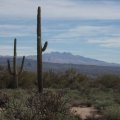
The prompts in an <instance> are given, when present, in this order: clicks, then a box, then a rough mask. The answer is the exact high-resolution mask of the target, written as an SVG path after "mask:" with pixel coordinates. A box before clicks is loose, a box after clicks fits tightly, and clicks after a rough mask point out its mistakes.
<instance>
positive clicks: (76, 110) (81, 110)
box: [70, 107, 98, 120]
mask: <svg viewBox="0 0 120 120" xmlns="http://www.w3.org/2000/svg"><path fill="white" fill-rule="evenodd" d="M70 111H71V113H73V114H74V115H78V116H80V117H81V118H82V120H85V119H86V118H87V117H90V116H92V115H95V116H96V117H97V116H98V114H97V110H96V109H95V108H94V107H72V108H71V109H70Z"/></svg>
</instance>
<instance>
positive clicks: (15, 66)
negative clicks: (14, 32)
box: [7, 39, 25, 88]
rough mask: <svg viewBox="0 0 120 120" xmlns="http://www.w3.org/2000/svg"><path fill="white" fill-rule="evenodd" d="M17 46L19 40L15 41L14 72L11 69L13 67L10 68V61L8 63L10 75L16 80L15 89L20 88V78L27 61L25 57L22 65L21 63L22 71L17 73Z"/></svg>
mask: <svg viewBox="0 0 120 120" xmlns="http://www.w3.org/2000/svg"><path fill="white" fill-rule="evenodd" d="M16 44H17V40H16V39H14V56H13V70H12V69H11V66H10V60H7V63H8V71H9V73H10V74H11V75H12V76H13V79H14V82H15V84H14V87H15V88H18V76H19V75H20V74H21V73H22V71H23V66H24V61H25V56H23V59H22V63H21V67H20V71H19V72H18V71H17V60H16V59H17V58H16V57H17V52H16Z"/></svg>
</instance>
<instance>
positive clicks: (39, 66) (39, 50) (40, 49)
mask: <svg viewBox="0 0 120 120" xmlns="http://www.w3.org/2000/svg"><path fill="white" fill-rule="evenodd" d="M47 46H48V42H47V41H46V42H45V44H44V46H43V47H42V41H41V8H40V7H38V13H37V80H38V89H39V93H42V92H43V79H42V52H44V51H45V50H46V48H47Z"/></svg>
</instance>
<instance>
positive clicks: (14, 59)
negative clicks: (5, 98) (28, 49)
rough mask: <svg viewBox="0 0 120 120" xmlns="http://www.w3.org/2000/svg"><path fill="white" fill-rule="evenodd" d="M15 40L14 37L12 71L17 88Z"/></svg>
mask: <svg viewBox="0 0 120 120" xmlns="http://www.w3.org/2000/svg"><path fill="white" fill-rule="evenodd" d="M16 46H17V41H16V39H14V56H13V72H14V82H15V88H18V76H17V61H16V57H17V52H16Z"/></svg>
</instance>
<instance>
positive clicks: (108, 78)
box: [98, 75, 120, 89]
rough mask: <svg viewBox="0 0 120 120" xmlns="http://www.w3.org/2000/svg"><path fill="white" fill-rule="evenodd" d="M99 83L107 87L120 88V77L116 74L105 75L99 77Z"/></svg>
mask: <svg viewBox="0 0 120 120" xmlns="http://www.w3.org/2000/svg"><path fill="white" fill-rule="evenodd" d="M98 84H101V85H103V86H104V87H106V88H113V89H120V77H119V76H116V75H104V76H101V77H99V78H98Z"/></svg>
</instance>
